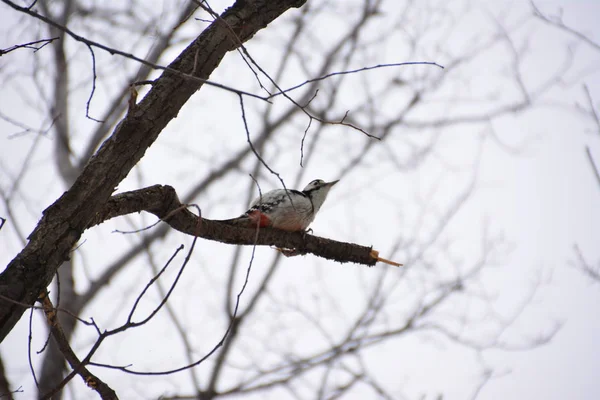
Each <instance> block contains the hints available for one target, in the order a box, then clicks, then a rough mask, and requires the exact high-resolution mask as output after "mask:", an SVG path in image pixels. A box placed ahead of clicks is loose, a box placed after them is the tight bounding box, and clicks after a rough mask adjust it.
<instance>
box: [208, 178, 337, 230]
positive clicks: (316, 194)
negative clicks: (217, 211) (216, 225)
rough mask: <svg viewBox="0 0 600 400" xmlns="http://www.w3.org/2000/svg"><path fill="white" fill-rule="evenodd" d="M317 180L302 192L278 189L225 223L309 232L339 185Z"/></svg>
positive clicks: (260, 197) (264, 195)
mask: <svg viewBox="0 0 600 400" xmlns="http://www.w3.org/2000/svg"><path fill="white" fill-rule="evenodd" d="M338 182H339V180H337V181H333V182H325V181H323V180H321V179H316V180H314V181H312V182H311V183H309V184H308V185H306V187H305V188H304V189H302V191H300V190H293V189H290V190H285V189H275V190H271V191H269V192H267V193H263V194H262V195H261V196H259V197H258V198H256V199H255V200H254V201H253V202H252V203H251V204H250V207H249V208H248V211H246V212H245V213H244V214H242V215H241V216H240V217H238V218H233V219H227V220H222V221H220V222H224V223H227V224H234V225H242V226H248V227H256V226H259V227H261V228H264V227H270V228H276V229H282V230H284V231H290V232H296V231H305V230H306V228H308V226H309V225H310V224H311V222H313V221H314V219H315V215H317V212H318V211H319V209H320V208H321V206H322V205H323V202H325V199H326V198H327V194H328V193H329V190H330V189H331V188H332V187H333V185H335V184H336V183H338Z"/></svg>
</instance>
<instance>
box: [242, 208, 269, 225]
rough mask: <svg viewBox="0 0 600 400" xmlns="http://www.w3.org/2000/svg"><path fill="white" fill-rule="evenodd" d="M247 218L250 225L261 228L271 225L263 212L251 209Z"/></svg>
mask: <svg viewBox="0 0 600 400" xmlns="http://www.w3.org/2000/svg"><path fill="white" fill-rule="evenodd" d="M248 218H249V219H250V221H252V225H253V226H256V225H258V226H259V227H261V228H266V227H267V226H270V225H271V220H270V219H269V217H267V216H266V215H265V214H263V213H261V212H260V211H258V210H254V211H252V212H251V213H250V214H248Z"/></svg>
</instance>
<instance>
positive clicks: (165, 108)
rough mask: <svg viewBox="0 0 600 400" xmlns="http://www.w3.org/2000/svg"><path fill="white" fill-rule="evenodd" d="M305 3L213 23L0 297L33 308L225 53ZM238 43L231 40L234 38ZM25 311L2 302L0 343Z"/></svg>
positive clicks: (13, 268) (15, 269)
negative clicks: (87, 230) (85, 233)
mask: <svg viewBox="0 0 600 400" xmlns="http://www.w3.org/2000/svg"><path fill="white" fill-rule="evenodd" d="M303 3H304V1H301V0H279V1H272V0H256V1H252V2H247V1H239V2H236V3H235V4H234V5H233V6H232V7H231V8H229V9H228V10H226V11H225V12H224V13H223V15H222V16H221V18H220V19H219V20H217V21H215V22H214V23H212V24H211V25H210V26H209V27H208V28H206V30H204V32H202V34H200V36H198V38H196V39H195V40H194V41H193V42H192V43H191V44H190V45H189V46H188V47H187V48H186V49H185V50H184V51H183V52H182V53H181V54H180V55H179V56H178V57H177V59H176V60H175V61H174V62H172V63H171V64H170V66H169V68H170V69H173V70H176V71H179V72H181V73H183V74H180V73H173V72H170V71H165V72H164V73H163V74H162V75H161V77H160V78H158V79H157V80H156V81H155V84H154V85H153V87H152V89H151V90H150V91H149V92H148V94H147V95H146V96H145V97H144V99H143V100H142V101H141V102H140V103H139V104H137V105H136V106H135V107H133V108H132V109H130V110H129V113H128V114H127V116H126V117H125V118H124V119H123V120H122V121H121V122H120V123H119V124H118V125H117V127H116V128H115V131H114V132H113V134H112V136H111V137H110V138H109V139H108V140H106V141H105V142H104V144H103V145H102V147H101V148H100V149H99V150H98V152H97V153H96V155H95V156H94V157H92V158H91V159H90V161H89V163H88V164H87V165H86V167H85V168H84V170H83V172H82V173H81V175H80V176H79V177H78V178H77V180H76V181H75V183H74V184H73V186H72V187H71V188H70V189H69V190H68V191H67V192H65V193H64V194H63V195H62V196H61V197H60V198H59V199H58V200H57V201H56V202H55V203H54V204H53V205H51V206H50V207H48V208H47V209H46V210H45V211H44V214H43V217H42V219H41V220H40V222H39V223H38V225H37V227H36V228H35V230H34V231H33V232H32V233H31V235H30V236H29V243H28V244H27V246H26V247H25V248H24V249H23V250H22V251H21V252H20V253H19V254H18V255H17V256H16V257H15V258H14V259H13V260H12V261H11V262H10V264H9V265H8V267H7V269H6V270H5V271H4V272H3V273H2V274H1V275H0V294H2V295H3V296H6V297H8V298H10V299H13V300H16V301H18V302H21V303H26V304H33V303H34V302H35V301H36V299H37V298H38V296H39V294H40V293H42V292H43V290H44V289H45V288H46V286H48V284H49V283H50V282H51V280H52V278H53V276H54V275H55V273H56V270H57V269H58V267H59V266H60V264H61V263H62V262H63V261H64V260H66V259H68V258H69V253H70V252H71V250H72V248H73V246H74V245H75V244H76V243H77V241H78V240H79V237H80V236H81V233H82V232H83V231H84V230H85V228H86V227H88V226H89V225H90V221H91V220H92V218H93V217H94V215H96V213H97V212H98V211H99V210H100V209H101V208H102V206H103V205H104V204H105V203H106V201H107V200H108V199H109V198H110V196H111V194H112V192H113V191H114V188H115V187H117V186H118V184H119V182H121V181H122V180H123V179H124V178H125V177H126V176H127V174H129V171H130V170H131V169H132V168H133V166H134V165H136V164H137V163H138V162H139V161H140V159H141V158H142V157H143V156H144V153H145V152H146V150H147V149H148V147H150V146H151V145H152V143H154V141H155V140H156V139H157V137H158V135H159V134H160V132H161V131H162V130H163V129H164V128H165V127H166V125H167V124H168V123H169V122H170V121H171V120H172V119H173V118H175V117H176V116H177V114H178V113H179V111H180V110H181V107H183V105H184V104H185V102H186V101H187V100H188V99H189V98H190V97H191V96H192V95H193V94H194V93H195V92H196V91H198V89H200V87H202V84H203V83H202V80H197V79H193V80H192V79H188V78H186V77H185V76H184V74H191V75H193V76H194V77H198V78H201V79H207V78H208V77H209V76H210V74H211V73H212V72H213V71H214V70H215V69H216V67H217V66H218V65H219V63H220V62H221V60H222V59H223V57H224V56H225V54H226V53H227V52H228V51H231V50H233V49H234V48H235V47H236V46H237V43H238V41H240V42H245V41H247V40H248V39H250V38H251V37H252V36H254V34H256V32H258V31H259V30H260V29H262V28H264V27H266V26H267V24H269V23H270V22H272V21H273V20H274V19H276V18H277V17H279V16H280V15H281V14H282V13H283V12H285V11H286V10H288V9H289V8H291V7H300V6H301V5H302V4H303ZM234 34H235V35H236V36H237V38H232V35H234ZM22 314H23V307H18V306H15V305H14V303H11V302H6V301H0V341H1V340H4V338H5V337H6V335H7V334H8V333H9V332H10V331H11V329H12V328H13V326H14V325H15V324H16V323H17V321H18V320H19V319H20V318H21V315H22Z"/></svg>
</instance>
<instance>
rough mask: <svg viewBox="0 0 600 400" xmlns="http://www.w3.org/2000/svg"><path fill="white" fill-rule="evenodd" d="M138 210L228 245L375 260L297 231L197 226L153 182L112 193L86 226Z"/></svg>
mask: <svg viewBox="0 0 600 400" xmlns="http://www.w3.org/2000/svg"><path fill="white" fill-rule="evenodd" d="M140 211H147V212H150V213H152V214H154V215H156V216H157V217H159V218H160V219H162V220H163V221H165V222H166V223H167V224H169V225H170V226H171V227H172V228H173V229H176V230H178V231H180V232H183V233H186V234H188V235H193V236H199V237H201V238H204V239H208V240H215V241H218V242H223V243H229V244H240V245H254V244H256V245H267V246H277V247H279V248H286V249H295V250H296V251H297V252H298V253H300V254H305V253H312V254H314V255H316V256H319V257H323V258H327V259H329V260H335V261H338V262H341V263H344V262H353V263H357V264H364V265H369V266H373V265H375V263H376V262H377V260H376V259H375V258H373V256H372V255H371V252H372V248H371V247H366V246H360V245H357V244H353V243H344V242H338V241H335V240H331V239H325V238H321V237H318V236H312V235H307V234H302V233H299V232H286V231H280V230H278V229H261V230H260V232H259V234H258V237H257V235H256V229H254V228H241V227H238V226H233V225H228V224H225V223H222V222H219V221H212V220H208V219H205V218H203V219H202V224H201V225H200V227H199V226H198V216H196V215H194V214H192V213H191V212H190V211H188V210H187V209H186V207H185V205H182V204H181V202H180V201H179V198H178V197H177V193H176V192H175V189H173V188H172V187H171V186H162V185H155V186H151V187H148V188H144V189H139V190H134V191H131V192H126V193H121V194H118V195H115V196H112V197H111V198H110V199H109V200H108V202H107V203H106V205H105V206H104V207H103V208H102V209H101V210H100V211H99V212H98V213H96V215H95V216H94V218H93V219H92V220H91V221H90V224H89V226H88V227H92V226H94V225H97V224H100V223H102V222H104V221H106V220H108V219H111V218H114V217H118V216H121V215H126V214H131V213H135V212H140Z"/></svg>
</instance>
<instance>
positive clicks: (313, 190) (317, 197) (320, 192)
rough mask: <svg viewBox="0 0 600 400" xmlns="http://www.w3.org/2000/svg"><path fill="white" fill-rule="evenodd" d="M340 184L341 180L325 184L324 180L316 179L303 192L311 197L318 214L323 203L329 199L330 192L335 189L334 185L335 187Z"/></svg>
mask: <svg viewBox="0 0 600 400" xmlns="http://www.w3.org/2000/svg"><path fill="white" fill-rule="evenodd" d="M338 182H339V180H337V181H333V182H325V181H324V180H322V179H315V180H314V181H312V182H311V183H309V184H308V185H306V187H305V188H304V189H303V190H302V192H303V193H304V194H305V195H307V196H308V197H310V199H311V200H312V204H313V206H314V208H315V212H317V211H318V210H319V209H320V208H321V206H322V205H323V202H324V201H325V199H326V198H327V194H328V193H329V190H330V189H331V188H332V187H333V185H335V184H336V183H338Z"/></svg>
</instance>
